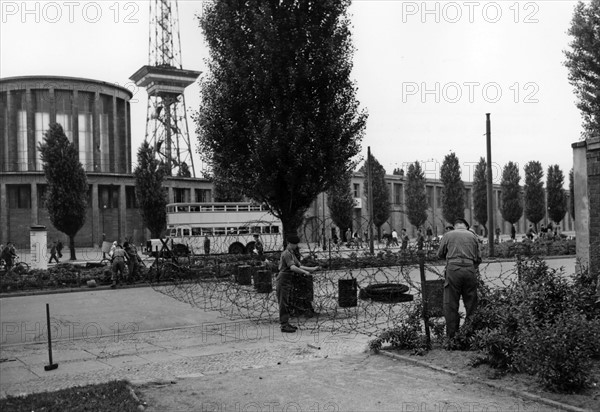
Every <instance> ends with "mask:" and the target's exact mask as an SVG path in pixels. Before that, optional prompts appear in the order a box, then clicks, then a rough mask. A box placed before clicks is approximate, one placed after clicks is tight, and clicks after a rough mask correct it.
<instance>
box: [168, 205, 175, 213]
mask: <svg viewBox="0 0 600 412" xmlns="http://www.w3.org/2000/svg"><path fill="white" fill-rule="evenodd" d="M174 212H175V206H167V213H174Z"/></svg>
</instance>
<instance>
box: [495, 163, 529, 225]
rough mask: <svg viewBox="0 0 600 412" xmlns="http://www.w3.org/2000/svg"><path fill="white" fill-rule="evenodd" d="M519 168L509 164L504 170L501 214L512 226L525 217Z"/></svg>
mask: <svg viewBox="0 0 600 412" xmlns="http://www.w3.org/2000/svg"><path fill="white" fill-rule="evenodd" d="M520 181H521V176H519V167H518V166H517V164H516V163H513V162H508V164H507V165H506V166H504V169H503V170H502V181H501V183H500V187H501V188H502V207H501V208H500V213H501V214H502V217H503V218H504V220H506V221H507V222H509V223H510V224H513V225H514V224H515V223H517V222H518V221H519V219H521V216H523V199H522V197H521V187H520V186H519V182H520Z"/></svg>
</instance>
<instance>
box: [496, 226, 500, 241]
mask: <svg viewBox="0 0 600 412" xmlns="http://www.w3.org/2000/svg"><path fill="white" fill-rule="evenodd" d="M495 243H496V244H499V243H500V228H499V227H498V226H496V240H495Z"/></svg>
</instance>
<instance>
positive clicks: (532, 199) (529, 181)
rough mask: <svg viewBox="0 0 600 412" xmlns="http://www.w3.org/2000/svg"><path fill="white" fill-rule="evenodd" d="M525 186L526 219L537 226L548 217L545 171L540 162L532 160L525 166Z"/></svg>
mask: <svg viewBox="0 0 600 412" xmlns="http://www.w3.org/2000/svg"><path fill="white" fill-rule="evenodd" d="M524 170H525V186H524V187H523V197H524V207H525V209H524V212H525V217H526V218H527V220H529V221H530V222H531V223H533V224H534V226H535V228H536V231H537V224H538V223H539V222H540V220H542V219H543V218H544V216H546V199H545V197H546V192H545V191H544V182H543V181H542V179H543V178H544V169H542V164H541V163H540V162H538V161H535V160H532V161H530V162H528V163H527V164H526V165H525V168H524Z"/></svg>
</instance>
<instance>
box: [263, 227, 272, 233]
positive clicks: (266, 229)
mask: <svg viewBox="0 0 600 412" xmlns="http://www.w3.org/2000/svg"><path fill="white" fill-rule="evenodd" d="M263 233H271V226H263Z"/></svg>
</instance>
